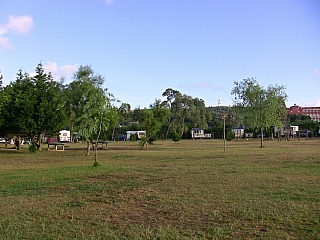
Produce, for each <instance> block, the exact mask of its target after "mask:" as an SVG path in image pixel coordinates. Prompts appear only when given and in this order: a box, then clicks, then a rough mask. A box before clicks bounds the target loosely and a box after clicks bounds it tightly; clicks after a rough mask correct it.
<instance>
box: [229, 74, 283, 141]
mask: <svg viewBox="0 0 320 240" xmlns="http://www.w3.org/2000/svg"><path fill="white" fill-rule="evenodd" d="M234 85H235V86H234V88H233V89H232V91H231V94H232V95H234V107H235V109H236V110H237V113H238V114H239V115H241V116H242V119H243V121H244V125H245V126H246V127H251V128H255V129H258V130H259V131H260V132H261V147H263V133H264V130H265V129H266V128H269V127H271V126H277V125H279V122H280V121H281V119H283V118H284V116H285V114H286V106H285V101H286V99H287V94H286V93H285V87H284V86H277V85H276V86H272V85H271V86H269V87H268V88H267V89H264V88H263V87H262V86H260V85H259V84H258V83H257V81H256V79H254V78H251V79H250V78H247V79H243V81H240V82H238V81H235V82H234Z"/></svg>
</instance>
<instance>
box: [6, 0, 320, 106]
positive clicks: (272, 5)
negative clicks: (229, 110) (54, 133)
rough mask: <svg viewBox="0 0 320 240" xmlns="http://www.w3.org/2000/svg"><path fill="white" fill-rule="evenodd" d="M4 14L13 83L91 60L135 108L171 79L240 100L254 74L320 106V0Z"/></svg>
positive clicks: (91, 5) (89, 1)
mask: <svg viewBox="0 0 320 240" xmlns="http://www.w3.org/2000/svg"><path fill="white" fill-rule="evenodd" d="M0 13H1V14H0V71H1V74H2V75H3V84H4V85H7V84H9V83H10V82H14V81H15V79H16V74H17V73H18V71H19V69H21V70H22V71H23V72H26V73H29V74H32V73H34V71H35V68H36V66H37V65H38V64H39V63H42V65H43V66H44V69H45V71H47V72H49V71H50V72H51V73H52V75H53V77H54V79H55V80H56V81H59V80H60V78H61V77H64V78H65V83H66V84H68V83H70V82H71V81H72V80H73V73H74V72H76V71H77V70H78V68H79V66H81V65H82V66H84V65H89V66H91V68H92V69H93V70H94V72H95V74H99V75H101V76H102V77H104V79H105V82H104V87H105V88H108V91H109V92H110V93H112V94H113V95H114V96H115V98H117V99H118V100H120V101H121V102H124V103H129V104H130V105H131V108H132V109H134V108H138V107H140V108H145V107H147V108H148V107H149V106H150V104H152V103H154V102H155V100H156V99H160V100H165V98H164V97H162V93H163V92H164V91H165V90H166V89H167V88H172V89H175V90H178V91H179V92H180V93H182V94H187V95H190V96H192V97H193V98H196V97H197V98H200V99H203V100H204V101H205V104H206V106H218V103H219V102H220V105H222V106H229V105H230V106H232V105H233V96H232V95H231V91H232V89H233V87H234V82H235V81H242V80H243V79H245V78H255V79H256V80H257V82H258V83H259V85H261V86H262V87H264V88H267V87H268V86H270V85H273V86H275V85H279V86H284V87H285V89H286V90H285V91H286V93H287V95H288V100H287V102H286V105H287V107H290V106H292V105H294V104H297V105H299V106H318V107H320V91H319V89H320V1H319V0H281V1H279V0H176V1H172V0H162V1H160V0H158V1H156V0H144V1H142V0H82V1H79V0H54V1H43V0H28V1H21V0H1V1H0Z"/></svg>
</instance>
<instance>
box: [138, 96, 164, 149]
mask: <svg viewBox="0 0 320 240" xmlns="http://www.w3.org/2000/svg"><path fill="white" fill-rule="evenodd" d="M168 113H169V111H168V109H166V108H162V107H161V101H160V100H156V101H155V103H154V104H153V105H150V109H143V110H142V111H141V118H140V121H141V126H142V127H143V128H144V129H145V130H146V131H147V136H146V138H145V139H142V140H141V142H140V146H141V149H142V148H146V147H147V144H148V143H149V142H150V141H151V140H152V138H153V137H155V136H156V134H157V133H158V132H159V131H160V129H161V126H162V125H163V123H164V121H165V120H166V119H167V116H168Z"/></svg>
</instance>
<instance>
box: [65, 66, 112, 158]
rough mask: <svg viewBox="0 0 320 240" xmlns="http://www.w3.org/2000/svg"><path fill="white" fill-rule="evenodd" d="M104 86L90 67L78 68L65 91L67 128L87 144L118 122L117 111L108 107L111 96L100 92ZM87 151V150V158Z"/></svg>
mask: <svg viewBox="0 0 320 240" xmlns="http://www.w3.org/2000/svg"><path fill="white" fill-rule="evenodd" d="M103 83H104V79H103V77H102V76H100V75H95V74H94V72H93V70H92V69H91V67H89V66H80V67H79V69H78V71H77V72H76V73H75V74H74V81H73V82H71V83H70V84H69V85H68V86H67V87H66V90H65V93H66V96H67V98H66V99H65V102H66V104H65V106H66V112H67V113H69V114H68V115H69V124H70V126H72V128H74V129H73V130H75V131H77V132H78V134H79V135H80V136H82V137H84V138H85V139H86V140H87V141H89V139H92V138H93V137H94V136H97V135H100V134H101V132H106V131H107V130H108V129H109V128H110V127H114V126H115V125H116V124H117V122H118V109H117V108H115V107H113V106H112V105H111V102H112V101H113V100H114V99H113V96H112V94H110V93H108V92H107V89H103V88H102V85H103ZM98 133H99V134H98ZM89 151H90V148H89V147H88V148H87V153H86V154H87V155H89Z"/></svg>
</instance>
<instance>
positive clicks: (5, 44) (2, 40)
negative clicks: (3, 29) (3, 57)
mask: <svg viewBox="0 0 320 240" xmlns="http://www.w3.org/2000/svg"><path fill="white" fill-rule="evenodd" d="M0 46H2V47H4V48H10V47H11V45H10V44H9V38H5V37H1V36H0Z"/></svg>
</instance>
